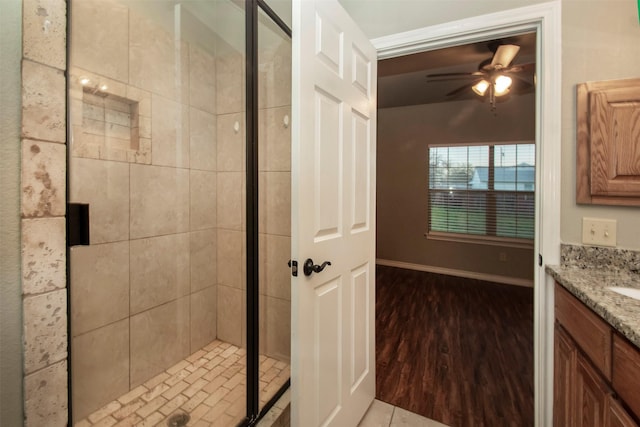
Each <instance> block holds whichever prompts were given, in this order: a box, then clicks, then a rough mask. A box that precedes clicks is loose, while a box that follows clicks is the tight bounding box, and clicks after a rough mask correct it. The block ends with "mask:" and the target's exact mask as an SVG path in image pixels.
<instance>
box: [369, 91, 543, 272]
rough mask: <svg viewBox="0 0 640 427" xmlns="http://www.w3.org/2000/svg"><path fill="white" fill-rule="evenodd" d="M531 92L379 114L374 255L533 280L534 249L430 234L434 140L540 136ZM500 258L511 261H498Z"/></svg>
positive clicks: (529, 138)
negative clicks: (492, 102)
mask: <svg viewBox="0 0 640 427" xmlns="http://www.w3.org/2000/svg"><path fill="white" fill-rule="evenodd" d="M534 118H535V97H534V95H533V94H530V95H523V96H521V97H518V98H513V99H511V100H509V101H508V102H506V103H499V104H498V105H497V109H496V112H495V114H494V113H492V112H491V110H490V108H489V106H488V104H484V103H480V102H478V101H476V100H468V101H458V102H448V103H439V104H427V105H416V106H408V107H398V108H386V109H381V110H379V111H378V151H377V154H378V164H377V173H378V179H377V181H378V190H377V191H378V193H377V200H378V201H377V205H378V207H377V258H378V259H381V260H390V261H396V262H402V263H410V264H418V265H421V266H428V267H430V268H432V269H453V270H459V271H462V272H468V273H476V274H482V275H492V276H502V277H504V278H505V279H506V280H507V281H509V278H510V279H516V280H511V281H512V282H518V283H520V284H522V282H523V281H525V282H526V281H527V280H533V265H534V257H533V249H532V248H531V249H521V248H512V247H505V246H494V245H483V244H471V243H460V242H448V241H441V240H430V239H427V238H425V237H424V233H425V232H426V231H427V226H428V224H427V196H428V192H427V182H428V171H427V164H428V150H427V144H429V143H469V142H482V141H518V140H534V139H535V123H534ZM501 254H503V259H505V258H504V256H506V259H505V260H504V261H500V258H501Z"/></svg>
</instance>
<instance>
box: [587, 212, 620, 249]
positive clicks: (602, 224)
mask: <svg viewBox="0 0 640 427" xmlns="http://www.w3.org/2000/svg"><path fill="white" fill-rule="evenodd" d="M616 224H617V221H616V220H615V219H601V218H582V243H583V244H585V245H596V246H615V245H616V238H617V235H616Z"/></svg>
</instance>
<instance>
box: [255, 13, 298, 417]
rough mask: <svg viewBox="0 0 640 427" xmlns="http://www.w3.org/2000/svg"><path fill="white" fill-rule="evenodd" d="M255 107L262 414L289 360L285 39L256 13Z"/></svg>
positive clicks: (287, 60) (285, 373)
mask: <svg viewBox="0 0 640 427" xmlns="http://www.w3.org/2000/svg"><path fill="white" fill-rule="evenodd" d="M289 14H290V12H289ZM258 101H259V102H258V122H259V134H258V140H259V142H258V150H259V155H258V158H259V188H260V209H259V227H258V228H259V241H260V251H259V254H260V286H259V294H260V297H259V305H260V328H259V329H260V336H259V340H260V359H259V362H260V364H259V371H260V380H259V401H260V405H259V406H260V409H262V408H263V407H264V405H265V404H266V403H267V402H269V400H271V399H272V398H273V397H274V396H275V395H276V393H277V392H278V390H280V389H281V387H282V386H283V385H284V384H285V383H286V382H287V381H288V380H289V376H290V369H289V363H290V359H291V276H290V274H291V270H290V269H289V268H288V266H287V262H288V260H289V259H290V258H291V128H290V124H291V38H290V37H289V36H288V35H287V34H286V33H285V32H284V31H283V30H282V29H281V28H280V27H279V26H278V25H276V24H275V23H274V22H273V21H272V20H271V18H269V17H268V16H267V15H266V14H265V13H264V12H262V11H260V12H259V15H258Z"/></svg>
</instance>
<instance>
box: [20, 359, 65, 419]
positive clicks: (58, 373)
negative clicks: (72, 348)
mask: <svg viewBox="0 0 640 427" xmlns="http://www.w3.org/2000/svg"><path fill="white" fill-rule="evenodd" d="M24 389H25V390H24V392H25V408H24V412H25V414H24V415H25V420H24V425H25V426H26V427H41V426H66V425H67V421H68V419H67V418H68V416H67V361H66V360H63V361H60V362H58V363H56V364H53V365H51V366H47V367H46V368H44V369H42V370H40V371H38V372H34V373H33V374H31V375H27V376H26V377H25V379H24Z"/></svg>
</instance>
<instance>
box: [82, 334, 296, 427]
mask: <svg viewBox="0 0 640 427" xmlns="http://www.w3.org/2000/svg"><path fill="white" fill-rule="evenodd" d="M245 356H246V351H245V349H243V348H239V347H236V346H234V345H232V344H229V343H226V342H223V341H218V340H215V341H213V342H211V343H210V344H208V345H206V346H205V347H203V348H202V349H201V350H199V351H197V352H195V353H194V354H192V355H191V356H189V357H187V358H186V359H184V360H182V361H180V362H179V363H177V364H175V365H174V366H172V367H171V368H169V369H167V370H166V371H164V372H162V373H161V374H159V375H156V376H155V377H154V378H152V379H150V380H149V381H147V382H145V383H144V384H142V385H140V386H138V387H136V388H134V389H133V390H131V391H130V392H128V393H127V394H125V395H123V396H121V397H119V398H118V399H116V400H114V401H112V402H110V403H108V404H107V405H105V406H104V407H102V408H101V409H99V410H97V411H96V412H94V413H93V414H91V415H89V416H88V417H87V418H85V419H83V420H81V421H79V422H77V423H75V427H111V426H116V427H121V426H122V427H124V426H139V427H143V426H144V427H146V426H158V427H160V426H163V427H166V426H167V422H168V421H169V419H170V418H171V417H172V416H173V415H176V414H182V413H186V414H188V415H189V417H190V420H189V422H188V423H187V424H186V425H187V426H190V427H214V426H215V427H218V426H220V427H233V426H235V425H237V424H238V423H239V422H240V421H241V420H242V419H243V418H244V416H245V412H246V411H245V404H246V397H245V388H246V385H245V384H246V382H245V377H246V357H245ZM289 374H290V373H289V365H288V364H287V363H286V362H282V361H279V360H276V359H273V358H270V357H266V356H263V355H261V356H260V406H261V407H262V406H263V405H264V404H265V403H266V401H267V400H268V399H270V398H271V397H272V396H273V395H274V394H275V392H276V391H277V390H278V389H279V388H280V387H281V386H282V385H283V384H284V383H285V382H286V381H287V380H288V379H289Z"/></svg>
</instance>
